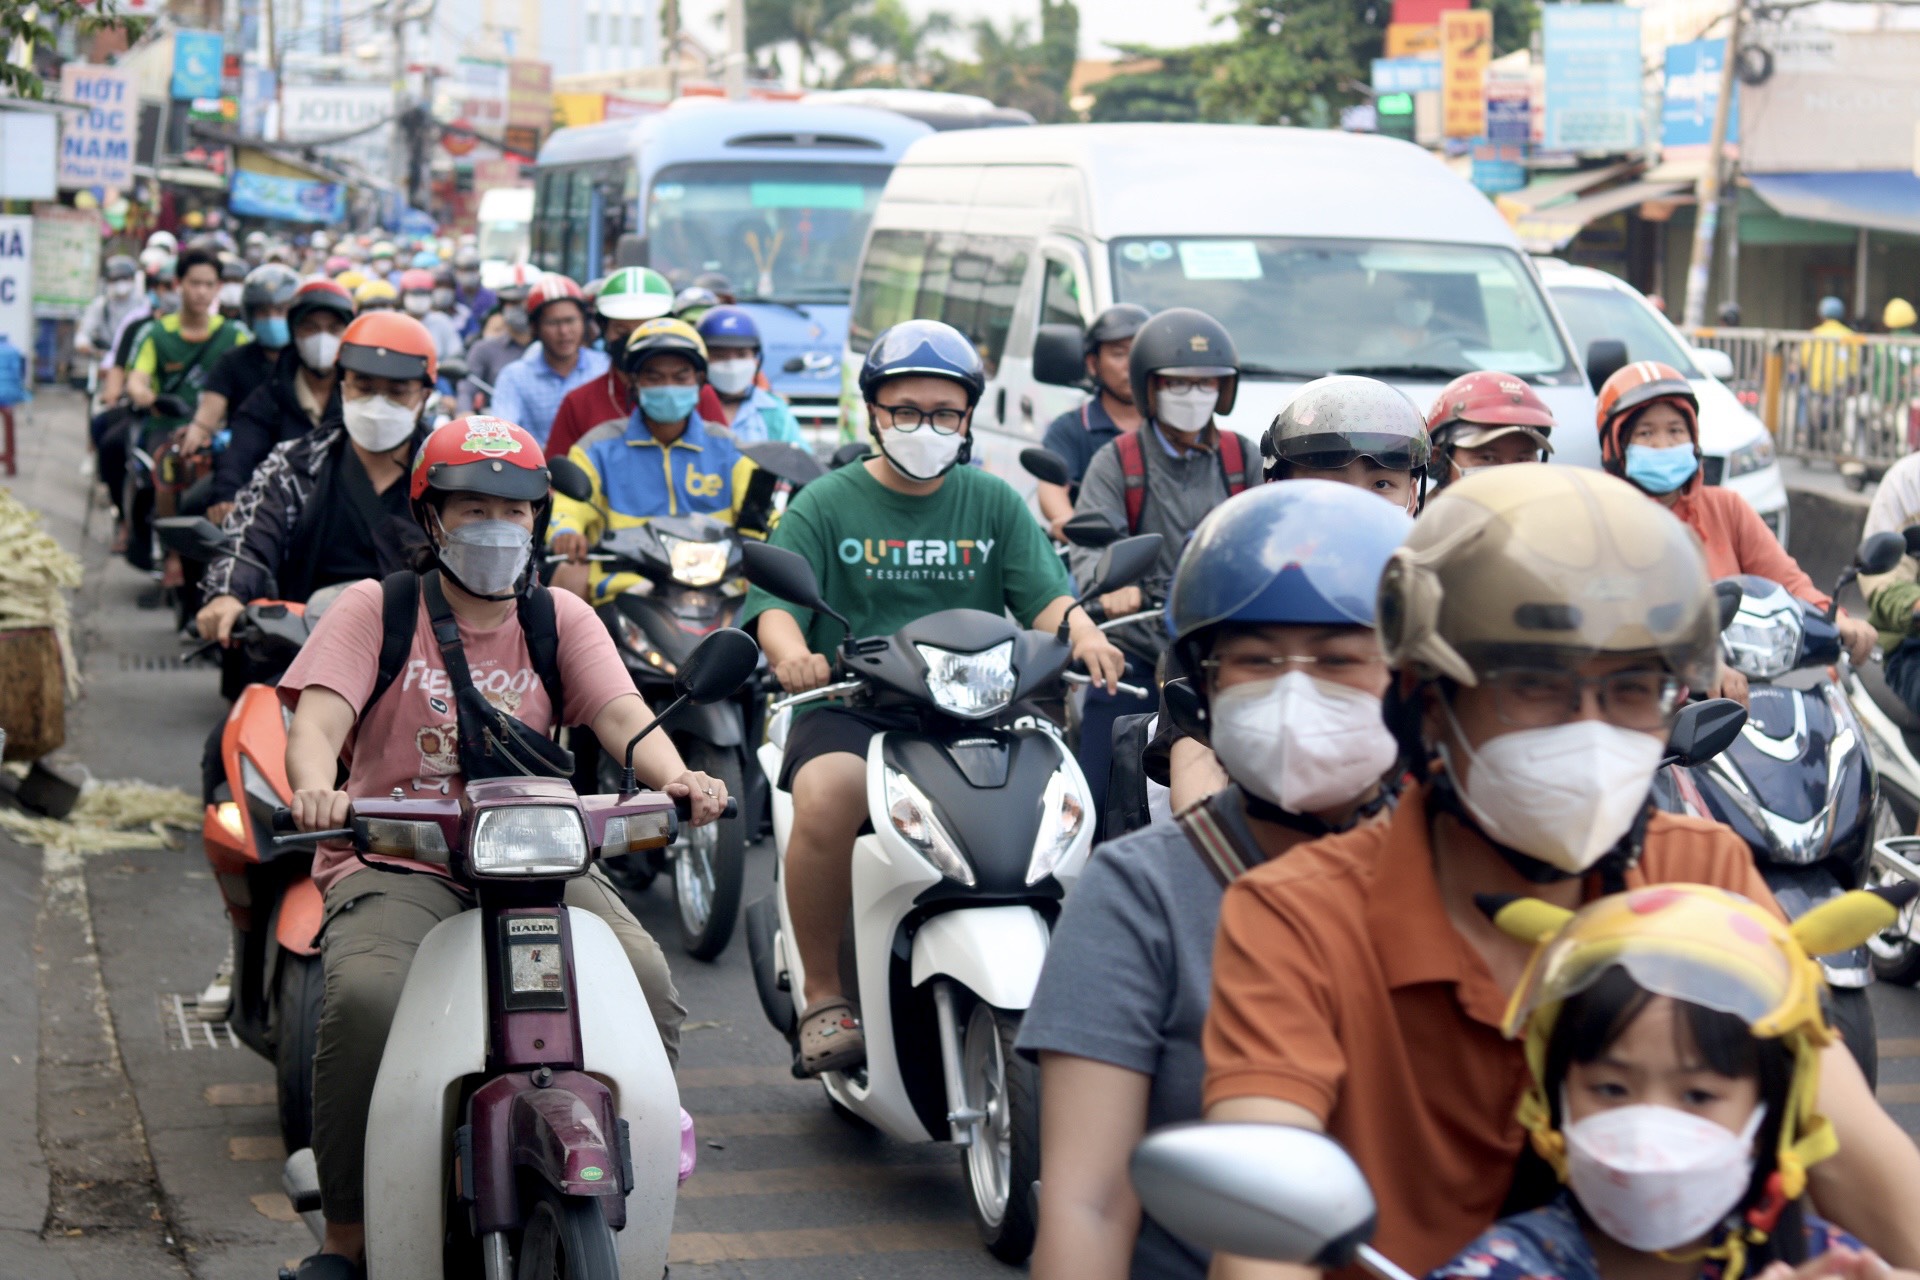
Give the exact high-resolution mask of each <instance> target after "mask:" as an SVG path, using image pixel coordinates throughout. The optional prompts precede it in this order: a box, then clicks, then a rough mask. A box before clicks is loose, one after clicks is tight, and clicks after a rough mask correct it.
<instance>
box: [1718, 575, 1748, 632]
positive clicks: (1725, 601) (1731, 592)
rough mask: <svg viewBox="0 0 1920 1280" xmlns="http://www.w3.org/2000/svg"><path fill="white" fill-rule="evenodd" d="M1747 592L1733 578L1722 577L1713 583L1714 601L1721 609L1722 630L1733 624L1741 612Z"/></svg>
mask: <svg viewBox="0 0 1920 1280" xmlns="http://www.w3.org/2000/svg"><path fill="white" fill-rule="evenodd" d="M1746 595H1747V593H1746V592H1745V591H1743V590H1741V588H1740V583H1739V582H1738V581H1736V580H1735V579H1733V578H1722V579H1720V580H1719V581H1718V582H1716V583H1714V584H1713V602H1714V604H1715V605H1716V606H1717V607H1718V608H1719V611H1720V630H1722V631H1725V630H1726V629H1727V628H1728V627H1730V626H1732V625H1733V619H1734V615H1736V614H1738V613H1739V612H1740V602H1741V601H1742V600H1744V599H1746Z"/></svg>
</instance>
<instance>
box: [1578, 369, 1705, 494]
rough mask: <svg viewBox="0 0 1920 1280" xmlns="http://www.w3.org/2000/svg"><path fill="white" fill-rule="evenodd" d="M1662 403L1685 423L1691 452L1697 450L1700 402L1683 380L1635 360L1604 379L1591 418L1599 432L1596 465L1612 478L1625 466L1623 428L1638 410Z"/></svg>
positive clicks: (1669, 371) (1676, 373) (1671, 371)
mask: <svg viewBox="0 0 1920 1280" xmlns="http://www.w3.org/2000/svg"><path fill="white" fill-rule="evenodd" d="M1656 400H1664V401H1666V402H1667V403H1668V404H1670V405H1672V406H1673V407H1674V408H1675V409H1677V410H1679V412H1680V416H1681V417H1683V418H1685V419H1686V420H1687V431H1688V433H1689V434H1691V435H1692V436H1693V443H1694V447H1695V449H1698V448H1699V446H1700V398H1699V397H1698V396H1696V395H1695V394H1694V393H1693V385H1692V384H1691V383H1689V382H1688V381H1687V379H1686V376H1685V375H1684V374H1682V373H1681V372H1680V371H1679V370H1678V369H1676V368H1674V367H1673V366H1672V365H1670V364H1661V363H1660V362H1659V361H1658V360H1636V361H1634V362H1633V363H1632V364H1630V365H1627V366H1626V367H1625V368H1623V369H1620V370H1619V371H1617V372H1616V373H1615V374H1614V375H1613V376H1612V377H1611V378H1608V379H1607V381H1606V383H1605V385H1603V386H1602V387H1601V388H1600V399H1599V402H1598V403H1597V404H1596V405H1595V406H1594V418H1595V421H1596V425H1597V426H1598V427H1599V429H1600V465H1601V466H1603V467H1605V468H1606V469H1607V470H1608V471H1611V472H1613V474H1615V475H1623V474H1625V472H1626V466H1627V442H1626V429H1627V424H1628V423H1629V422H1630V421H1632V420H1633V418H1634V417H1635V416H1637V415H1638V414H1639V412H1640V411H1641V410H1642V409H1645V408H1646V407H1647V406H1648V405H1650V404H1652V403H1654V402H1655V401H1656Z"/></svg>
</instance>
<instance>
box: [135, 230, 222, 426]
mask: <svg viewBox="0 0 1920 1280" xmlns="http://www.w3.org/2000/svg"><path fill="white" fill-rule="evenodd" d="M178 274H179V280H180V310H178V311H176V312H174V313H173V314H172V315H170V316H161V317H160V318H159V320H157V321H155V322H154V323H153V325H152V326H151V327H149V328H148V330H147V335H146V337H145V338H143V339H142V340H141V342H140V345H139V347H138V348H137V349H136V350H135V351H134V354H133V367H132V369H131V370H130V371H129V373H128V375H127V398H128V399H129V400H131V401H133V403H134V405H135V406H136V407H137V408H141V409H149V408H152V407H153V402H154V401H155V400H157V399H158V398H159V397H161V396H163V395H171V396H178V397H179V398H180V399H181V400H183V401H185V402H186V405H187V412H188V415H189V417H187V418H173V417H166V416H164V415H160V414H155V415H154V417H153V419H152V421H151V422H149V423H148V425H147V435H148V438H150V439H151V438H152V437H154V436H157V435H159V434H161V433H162V432H171V431H172V430H173V429H174V428H176V427H182V426H185V425H186V424H187V422H188V421H189V419H190V417H191V415H192V412H193V407H194V404H195V402H196V401H197V400H198V399H199V397H200V389H201V388H202V387H203V386H205V385H206V381H207V374H208V373H209V372H211V371H212V369H213V366H214V365H215V364H216V363H217V362H218V361H219V359H220V357H221V356H223V355H225V354H226V353H227V352H229V351H231V350H233V348H235V347H237V346H239V345H240V344H241V343H243V342H245V341H247V337H248V335H247V331H246V330H245V329H243V328H241V327H240V326H239V325H237V324H229V323H228V322H227V319H226V317H225V316H222V315H221V314H220V312H219V310H218V309H217V307H216V305H215V304H216V303H218V302H219V300H220V260H219V259H218V258H216V257H215V256H214V255H213V254H212V253H210V252H209V251H207V250H205V249H189V250H187V251H186V252H185V253H183V254H181V255H180V262H179V267H178Z"/></svg>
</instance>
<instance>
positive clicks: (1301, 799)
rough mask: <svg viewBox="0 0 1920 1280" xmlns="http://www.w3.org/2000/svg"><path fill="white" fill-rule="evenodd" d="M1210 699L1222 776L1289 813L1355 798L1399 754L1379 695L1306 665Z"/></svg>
mask: <svg viewBox="0 0 1920 1280" xmlns="http://www.w3.org/2000/svg"><path fill="white" fill-rule="evenodd" d="M1212 704H1213V705H1212V708H1211V709H1210V711H1209V713H1208V717H1207V718H1208V720H1209V721H1211V723H1212V732H1211V734H1210V737H1211V738H1212V740H1213V750H1214V754H1215V755H1217V756H1219V757H1220V764H1221V766H1222V767H1223V768H1225V769H1226V771H1227V776H1228V777H1230V778H1232V779H1233V780H1234V781H1235V782H1237V783H1239V784H1240V785H1241V786H1243V787H1245V788H1246V789H1247V790H1248V791H1251V792H1252V793H1253V794H1254V795H1257V796H1259V797H1261V798H1262V799H1264V800H1269V801H1272V802H1273V803H1274V804H1277V805H1279V806H1280V807H1281V808H1282V809H1285V810H1286V811H1287V812H1288V813H1318V812H1319V811H1321V810H1323V809H1331V808H1334V807H1336V806H1340V805H1347V804H1351V803H1353V802H1354V801H1355V800H1358V799H1360V798H1361V797H1362V796H1364V795H1365V794H1366V793H1367V791H1368V789H1369V788H1371V787H1372V786H1373V785H1374V784H1375V783H1377V782H1379V781H1380V778H1381V775H1383V774H1385V773H1386V771H1387V770H1388V769H1390V768H1392V767H1393V762H1394V759H1395V757H1397V756H1398V755H1399V747H1398V745H1397V744H1396V743H1395V742H1394V740H1393V735H1392V734H1391V733H1389V732H1388V731H1387V726H1386V722H1385V721H1384V720H1382V719H1381V718H1380V699H1379V698H1377V697H1375V696H1374V695H1372V694H1370V693H1367V692H1365V691H1364V690H1361V689H1353V688H1349V687H1348V686H1346V685H1343V684H1334V683H1333V682H1331V681H1327V680H1316V679H1314V678H1313V677H1312V676H1310V675H1308V674H1307V673H1306V672H1304V671H1289V672H1287V673H1286V674H1285V675H1283V676H1281V677H1279V678H1278V679H1275V680H1256V681H1248V682H1246V683H1244V684H1236V685H1233V686H1231V687H1229V688H1227V689H1223V690H1222V691H1220V692H1219V693H1216V694H1214V695H1213V698H1212Z"/></svg>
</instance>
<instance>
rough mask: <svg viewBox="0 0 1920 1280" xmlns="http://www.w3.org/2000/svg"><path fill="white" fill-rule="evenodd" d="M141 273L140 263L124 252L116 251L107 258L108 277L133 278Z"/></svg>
mask: <svg viewBox="0 0 1920 1280" xmlns="http://www.w3.org/2000/svg"><path fill="white" fill-rule="evenodd" d="M139 274H140V264H139V263H137V262H135V261H134V260H133V259H132V258H129V257H128V256H127V255H126V254H124V253H116V254H114V255H113V256H112V257H111V258H108V259H107V279H109V280H131V279H133V278H134V277H135V276H137V275H139Z"/></svg>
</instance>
